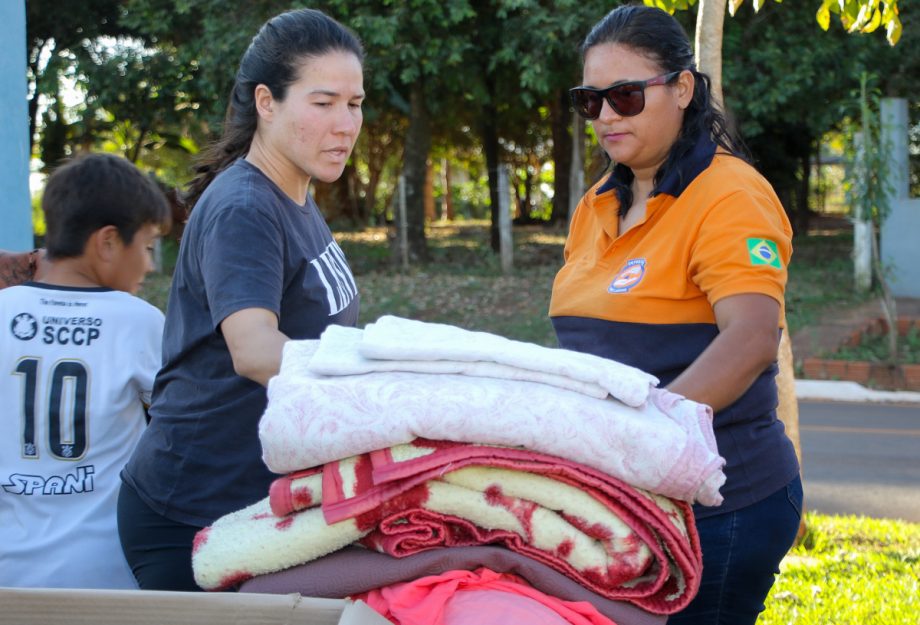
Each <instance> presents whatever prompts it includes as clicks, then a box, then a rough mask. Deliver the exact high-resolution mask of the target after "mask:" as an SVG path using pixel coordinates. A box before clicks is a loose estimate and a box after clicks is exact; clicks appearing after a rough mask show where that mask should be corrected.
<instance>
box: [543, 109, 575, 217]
mask: <svg viewBox="0 0 920 625" xmlns="http://www.w3.org/2000/svg"><path fill="white" fill-rule="evenodd" d="M568 97H569V94H568V93H567V92H565V91H560V92H559V93H558V94H557V96H556V98H554V99H553V105H552V109H551V111H550V120H551V123H552V132H553V171H554V172H555V173H554V174H553V177H554V181H553V187H554V189H553V210H552V213H551V214H550V219H549V220H550V222H552V223H560V222H566V221H567V220H568V218H569V204H570V203H571V200H570V198H571V196H572V193H573V191H572V187H571V183H572V181H571V170H572V167H573V166H574V165H573V164H572V132H571V131H570V124H569V122H570V121H571V119H572V116H571V115H570V114H569V99H568Z"/></svg>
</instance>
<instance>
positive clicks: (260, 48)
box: [185, 9, 364, 209]
mask: <svg viewBox="0 0 920 625" xmlns="http://www.w3.org/2000/svg"><path fill="white" fill-rule="evenodd" d="M332 51H342V52H351V53H352V54H354V55H355V56H356V57H358V60H359V61H361V62H362V63H363V61H364V50H363V48H362V47H361V42H360V41H359V40H358V38H357V37H356V36H355V35H354V33H352V32H351V31H350V30H348V29H347V28H345V27H344V26H342V25H341V24H339V23H338V22H337V21H335V20H334V19H332V18H331V17H329V16H327V15H325V14H324V13H321V12H320V11H317V10H315V9H299V10H296V11H288V12H286V13H282V14H280V15H276V16H275V17H273V18H272V19H270V20H269V21H267V22H266V23H265V24H263V25H262V27H261V28H260V29H259V32H258V33H256V36H255V37H253V39H252V42H251V43H250V44H249V47H248V48H247V49H246V52H245V53H244V54H243V58H242V60H241V61H240V68H239V71H237V73H236V81H235V82H234V84H233V89H232V90H231V92H230V103H229V104H228V105H227V114H226V116H225V118H224V128H223V134H222V135H221V137H220V139H219V140H218V141H217V142H215V143H213V144H212V145H211V146H210V147H209V148H208V149H207V150H206V151H205V152H204V153H203V155H202V157H201V158H200V159H199V160H198V162H197V163H196V165H195V174H196V175H195V178H194V180H192V182H191V183H190V184H189V187H188V191H187V193H186V196H185V202H186V205H187V206H188V207H189V208H190V209H191V208H192V207H194V205H195V202H197V201H198V198H199V197H201V194H202V193H204V190H205V189H206V188H207V187H208V185H209V184H211V181H212V180H214V177H215V176H216V175H217V174H219V173H220V172H221V171H222V170H223V169H225V168H226V167H227V166H228V165H230V164H231V163H233V162H234V161H235V160H236V159H238V158H240V157H241V156H245V155H246V153H247V152H248V151H249V146H250V144H251V143H252V137H253V135H254V134H255V132H256V125H257V122H258V119H259V116H258V114H257V113H256V105H255V97H254V96H255V89H256V87H257V86H258V85H265V86H266V87H268V89H269V91H271V94H272V97H273V98H275V99H276V100H284V98H285V97H286V95H287V89H288V87H289V86H290V85H291V84H293V83H294V82H295V81H296V80H297V78H298V73H299V71H300V67H301V65H302V64H303V62H304V61H306V60H307V59H309V58H312V57H317V56H322V55H323V54H326V53H328V52H332Z"/></svg>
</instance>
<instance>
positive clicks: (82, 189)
mask: <svg viewBox="0 0 920 625" xmlns="http://www.w3.org/2000/svg"><path fill="white" fill-rule="evenodd" d="M42 209H43V210H44V211H45V223H46V225H47V228H48V229H47V232H46V234H45V247H46V248H47V250H48V258H50V259H52V260H53V259H56V258H75V257H77V256H80V255H82V254H83V251H84V248H85V247H86V242H87V241H88V240H89V237H90V235H92V234H93V233H94V232H96V231H97V230H99V229H100V228H104V227H105V226H115V227H116V228H118V236H120V237H121V240H122V242H123V243H124V244H125V245H130V244H131V241H133V240H134V235H135V233H137V231H138V230H139V229H140V228H142V227H143V226H145V225H147V224H155V225H158V226H160V229H161V230H168V229H169V225H170V222H171V218H170V210H169V205H168V204H167V203H166V196H164V195H163V192H162V191H160V189H159V187H158V186H157V184H156V183H155V182H154V181H153V180H152V179H151V178H150V177H148V176H146V175H145V174H144V173H143V172H141V170H139V169H138V168H137V167H135V166H134V164H133V163H131V162H130V161H128V160H127V159H124V158H122V157H120V156H115V155H114V154H90V153H84V154H81V155H79V156H75V157H74V158H72V159H70V160H68V161H67V162H66V163H65V164H64V165H62V166H60V167H58V168H57V169H56V170H55V171H54V173H52V174H51V176H50V177H49V178H48V183H47V184H46V185H45V191H44V193H43V195H42Z"/></svg>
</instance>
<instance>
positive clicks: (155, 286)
mask: <svg viewBox="0 0 920 625" xmlns="http://www.w3.org/2000/svg"><path fill="white" fill-rule="evenodd" d="M336 238H337V239H338V241H339V243H340V245H341V246H342V248H343V249H344V250H345V254H346V256H347V257H348V259H349V262H350V263H351V266H352V269H353V271H354V273H355V275H356V277H357V281H358V286H359V289H360V291H361V298H362V299H361V318H360V322H359V323H360V325H362V326H363V325H365V324H367V323H369V322H371V321H374V320H375V319H377V318H378V317H380V316H381V315H384V314H393V315H400V316H404V317H411V318H414V319H422V320H425V321H438V322H444V323H451V324H455V325H458V326H461V327H465V328H469V329H474V330H485V331H489V332H494V333H497V334H501V335H504V336H508V337H511V338H515V339H519V340H525V341H531V342H535V343H539V344H542V345H548V346H554V345H555V338H554V336H553V331H552V326H551V324H550V321H549V319H548V317H547V308H548V304H549V298H550V291H551V288H552V281H553V276H554V275H555V272H556V270H557V269H558V267H559V265H560V264H561V262H562V246H563V244H564V240H565V233H564V231H562V230H561V229H560V230H547V229H545V228H541V227H537V226H528V227H516V228H515V232H514V241H515V250H514V266H515V269H514V271H513V273H512V274H510V275H507V276H503V275H502V274H501V271H500V268H499V263H498V259H497V258H496V257H495V256H494V255H493V254H492V253H491V252H489V251H488V250H487V249H486V246H487V241H488V226H487V224H485V223H483V222H474V223H461V224H450V225H435V226H432V227H431V228H430V229H429V233H428V242H429V246H430V248H431V253H432V257H433V258H434V262H432V263H431V264H430V265H428V266H427V267H414V268H411V269H410V270H409V271H407V272H405V273H404V272H402V271H400V270H398V269H397V268H396V267H395V266H394V265H393V264H392V263H391V261H390V251H389V243H388V239H387V233H386V230H385V229H383V228H374V229H367V230H363V231H359V232H339V233H337V234H336ZM851 246H852V238H851V237H850V236H849V235H847V234H830V235H822V236H812V237H801V238H797V239H796V240H795V253H794V256H793V262H792V265H791V267H790V278H789V285H788V289H787V318H788V321H789V327H790V330H791V331H795V330H797V329H799V328H801V327H803V326H806V325H808V324H809V323H811V322H813V321H814V320H815V319H818V318H819V317H820V316H821V315H822V314H824V313H825V312H827V311H831V310H834V309H839V308H842V307H846V306H851V305H855V304H857V303H859V302H860V301H862V300H863V299H864V298H862V297H860V296H857V295H856V294H855V293H854V292H853V290H852V288H850V285H851V284H852V279H851V273H852V269H851V261H850V249H851ZM174 255H175V250H174V249H172V250H169V249H167V250H166V251H165V253H164V257H165V258H166V259H167V261H166V264H167V266H170V265H171V258H174ZM168 290H169V277H168V276H165V275H155V276H151V277H150V278H149V279H148V281H147V284H146V286H145V288H144V290H143V292H142V293H141V296H142V297H145V298H147V299H148V300H149V301H151V302H152V303H154V304H155V305H157V306H159V307H161V308H163V309H164V310H165V306H166V299H167V295H168ZM807 487H808V486H807V482H806V494H807ZM918 576H920V524H910V523H900V522H896V521H877V520H870V519H863V518H855V517H832V516H824V515H820V514H813V513H809V514H808V533H807V534H806V536H805V538H804V540H803V541H802V544H801V545H799V546H798V547H796V549H795V550H794V551H793V552H792V553H791V554H790V555H789V556H788V557H787V558H786V560H785V561H784V562H783V565H782V572H781V574H780V576H779V579H778V581H777V584H776V586H775V587H774V589H773V592H772V593H771V595H770V597H769V599H768V601H767V611H766V613H765V614H764V615H763V616H762V617H761V619H760V620H759V621H758V622H759V623H761V624H763V625H786V624H790V623H796V624H801V625H825V624H829V625H830V624H832V625H850V624H852V625H857V624H859V625H866V624H876V623H877V624H880V625H881V624H885V625H920V581H918Z"/></svg>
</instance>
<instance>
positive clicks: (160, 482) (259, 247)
mask: <svg viewBox="0 0 920 625" xmlns="http://www.w3.org/2000/svg"><path fill="white" fill-rule="evenodd" d="M358 303H359V297H358V292H357V287H356V285H355V281H354V278H353V277H352V274H351V269H350V268H349V266H348V263H347V261H346V260H345V256H344V254H343V253H342V250H341V249H340V248H339V246H338V245H337V244H336V243H335V241H334V239H333V238H332V234H331V232H330V231H329V228H328V226H327V225H326V222H325V221H324V219H323V216H322V215H321V214H320V212H319V209H318V208H317V207H316V204H315V203H314V202H313V200H312V198H308V199H307V202H306V204H305V205H303V206H300V205H298V204H297V203H295V202H294V201H292V200H291V199H290V198H289V197H288V196H287V195H285V194H284V193H283V192H282V191H281V190H280V189H279V188H278V187H277V186H276V185H275V184H274V183H273V182H272V181H271V180H269V179H268V178H267V177H266V176H265V175H264V174H263V173H262V172H261V171H259V170H258V169H257V168H256V167H254V166H253V165H251V164H250V163H248V162H246V161H245V160H242V159H240V160H238V161H237V162H236V163H234V164H233V165H231V166H230V167H228V168H227V169H226V170H225V171H223V172H221V173H220V174H219V175H218V176H217V177H216V178H215V179H214V181H213V182H212V183H211V184H210V186H208V188H207V190H206V191H205V193H204V194H203V195H202V196H201V199H200V200H199V201H198V203H197V204H196V206H195V209H194V211H192V216H191V218H190V219H189V223H188V226H187V227H186V229H185V232H184V234H183V236H182V243H181V245H180V249H179V258H178V261H177V264H176V271H175V274H174V276H173V282H172V288H171V290H170V295H169V304H168V307H167V312H166V327H165V331H164V335H163V367H162V369H161V370H160V372H159V373H158V374H157V378H156V383H155V385H154V389H153V403H152V405H151V407H150V415H151V422H150V426H149V427H148V429H147V430H146V432H145V433H144V436H143V437H142V438H141V441H140V443H139V444H138V446H137V449H136V451H135V452H134V455H133V456H132V457H131V460H130V461H129V462H128V465H127V466H126V467H125V470H124V472H123V479H124V480H125V481H126V482H127V483H128V484H129V485H130V486H132V487H133V488H134V489H135V490H136V491H137V493H138V495H140V497H141V498H142V499H143V500H144V501H145V502H146V503H147V504H148V505H149V506H151V507H152V508H153V509H154V510H155V511H157V512H158V513H160V514H162V515H164V516H166V517H167V518H170V519H172V520H175V521H178V522H181V523H187V524H191V525H198V526H204V525H207V524H210V523H212V522H213V521H214V520H215V519H217V518H218V517H220V516H223V515H224V514H227V513H229V512H232V511H235V510H238V509H240V508H242V507H245V506H247V505H249V504H251V503H253V502H255V501H257V500H259V499H261V498H263V497H265V496H267V495H268V487H269V484H270V483H271V481H272V480H273V479H274V478H275V477H277V476H276V475H275V474H273V473H271V472H270V471H269V470H268V469H267V468H266V467H265V465H264V463H263V462H262V449H261V446H260V443H259V437H258V422H259V419H260V417H261V416H262V413H263V412H264V410H265V405H266V401H267V398H266V392H265V388H264V387H262V386H261V385H259V384H257V383H255V382H253V381H251V380H248V379H246V378H242V377H240V376H239V375H237V374H236V373H235V372H234V370H233V363H232V361H231V358H230V352H229V350H228V348H227V344H226V342H225V341H224V337H223V334H222V333H221V331H220V327H219V326H220V323H221V322H222V321H223V320H224V319H226V318H227V317H228V316H229V315H231V314H233V313H234V312H237V311H240V310H243V309H246V308H265V309H268V310H271V311H273V312H274V313H275V314H276V315H277V316H278V320H279V329H280V330H281V332H283V333H284V334H285V335H287V336H289V337H290V338H292V339H315V338H318V337H319V335H320V334H321V333H322V331H323V330H324V329H325V328H326V327H327V326H329V325H331V324H338V325H345V326H354V325H355V324H356V323H357V320H358Z"/></svg>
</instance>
